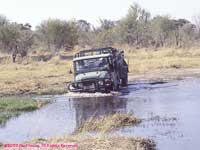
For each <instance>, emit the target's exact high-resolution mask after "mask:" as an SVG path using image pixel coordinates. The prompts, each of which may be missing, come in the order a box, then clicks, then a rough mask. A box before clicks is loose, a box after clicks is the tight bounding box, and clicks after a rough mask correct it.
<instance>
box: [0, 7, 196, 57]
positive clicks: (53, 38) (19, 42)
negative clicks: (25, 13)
mask: <svg viewBox="0 0 200 150" xmlns="http://www.w3.org/2000/svg"><path fill="white" fill-rule="evenodd" d="M199 39H200V17H196V23H195V24H193V23H191V22H190V21H188V20H187V19H171V18H170V17H169V16H154V17H152V16H151V13H150V12H148V11H147V10H145V9H143V8H142V7H141V6H140V5H138V4H136V3H134V4H133V5H131V6H130V8H129V10H128V12H127V14H126V16H124V17H123V18H121V19H120V20H118V21H112V20H107V19H100V26H98V27H94V26H93V25H92V24H90V23H89V22H87V21H86V20H70V21H66V20H60V19H48V20H44V21H42V22H41V23H40V24H39V25H38V26H36V28H35V29H34V30H33V29H32V26H31V25H30V24H29V23H27V24H20V23H16V22H10V21H9V20H8V19H7V18H6V17H5V16H3V15H0V51H2V52H5V53H10V54H13V56H15V55H16V54H20V55H21V56H22V57H23V56H26V55H27V52H28V50H33V49H38V48H43V49H46V50H49V51H53V52H57V51H59V50H61V49H64V50H71V49H73V47H74V46H76V45H79V46H81V47H86V46H90V47H104V46H112V45H114V44H128V45H132V46H135V47H138V48H140V47H155V48H157V47H177V48H181V47H190V46H192V45H194V43H198V41H199Z"/></svg>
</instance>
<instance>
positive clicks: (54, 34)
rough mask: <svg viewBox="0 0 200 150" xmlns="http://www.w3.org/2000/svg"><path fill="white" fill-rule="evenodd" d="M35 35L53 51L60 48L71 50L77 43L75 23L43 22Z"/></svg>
mask: <svg viewBox="0 0 200 150" xmlns="http://www.w3.org/2000/svg"><path fill="white" fill-rule="evenodd" d="M37 33H38V37H39V38H40V39H41V40H42V41H43V42H45V43H46V44H47V46H48V48H49V49H53V50H55V51H57V50H59V49H60V48H65V49H71V48H73V47H74V46H75V45H76V44H77V43H78V29H77V24H76V23H75V22H67V21H62V20H59V19H49V20H45V21H42V23H41V24H40V25H39V26H38V27H37Z"/></svg>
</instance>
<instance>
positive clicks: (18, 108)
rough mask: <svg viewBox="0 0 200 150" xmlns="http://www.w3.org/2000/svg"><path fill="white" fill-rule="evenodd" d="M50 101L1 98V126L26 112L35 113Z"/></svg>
mask: <svg viewBox="0 0 200 150" xmlns="http://www.w3.org/2000/svg"><path fill="white" fill-rule="evenodd" d="M48 103H49V101H42V100H41V101H38V100H33V99H31V98H0V124H1V125H2V124H5V123H6V122H7V121H8V120H9V119H10V118H12V117H15V116H18V115H20V114H21V113H22V112H25V111H33V110H36V109H39V108H41V107H42V106H44V105H46V104H48Z"/></svg>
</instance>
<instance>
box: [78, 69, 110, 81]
mask: <svg viewBox="0 0 200 150" xmlns="http://www.w3.org/2000/svg"><path fill="white" fill-rule="evenodd" d="M106 77H108V71H94V72H87V73H80V74H78V75H76V76H75V81H81V80H87V79H88V80H89V79H102V78H106Z"/></svg>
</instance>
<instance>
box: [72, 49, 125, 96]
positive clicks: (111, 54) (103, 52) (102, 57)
mask: <svg viewBox="0 0 200 150" xmlns="http://www.w3.org/2000/svg"><path fill="white" fill-rule="evenodd" d="M73 64H74V81H73V82H72V83H71V84H70V85H69V90H70V91H72V92H110V91H117V90H119V87H120V86H127V83H128V65H127V63H126V62H125V60H124V51H122V50H117V49H115V48H112V47H106V48H99V49H90V50H84V51H80V52H79V53H77V54H76V55H75V56H74V59H73Z"/></svg>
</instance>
